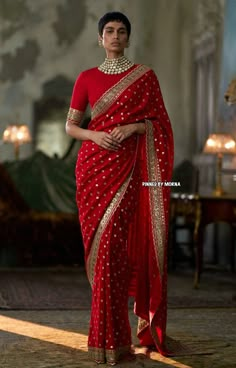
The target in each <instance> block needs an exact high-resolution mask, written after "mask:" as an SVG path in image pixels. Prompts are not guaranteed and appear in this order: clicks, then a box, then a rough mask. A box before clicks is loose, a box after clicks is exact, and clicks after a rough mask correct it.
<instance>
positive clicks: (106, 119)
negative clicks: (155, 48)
mask: <svg viewBox="0 0 236 368" xmlns="http://www.w3.org/2000/svg"><path fill="white" fill-rule="evenodd" d="M73 101H74V100H73ZM79 110H80V109H79V108H78V105H75V104H73V103H72V105H71V109H70V113H69V118H70V119H71V120H74V121H75V122H76V120H79V116H80V112H79ZM136 122H145V125H146V133H145V134H144V135H139V136H138V135H132V136H131V137H129V138H128V139H126V140H125V141H123V142H122V147H121V148H120V149H119V150H118V151H116V152H115V151H109V150H105V149H102V148H101V147H99V146H97V145H96V144H95V143H93V142H92V141H84V142H83V144H82V147H81V149H80V151H79V155H78V161H77V165H76V183H77V197H76V199H77V204H78V209H79V219H80V223H81V228H82V234H83V240H84V247H85V260H86V268H87V274H88V278H89V281H90V284H91V287H92V307H91V321H90V331H89V338H88V349H89V354H90V356H91V357H92V358H93V359H94V360H96V361H97V362H105V361H107V362H108V363H111V364H112V363H115V362H117V361H118V360H119V359H120V358H121V356H122V355H123V354H125V353H127V352H129V351H130V348H131V330H130V325H129V319H128V296H129V295H132V296H133V297H134V299H135V307H134V310H135V313H136V315H137V316H138V317H139V324H138V337H139V339H140V343H141V344H142V345H155V346H156V348H157V349H158V351H159V352H160V353H161V354H163V355H170V354H171V353H170V352H169V351H168V350H167V348H166V345H165V339H166V335H165V333H166V312H167V309H166V303H167V300H166V297H167V295H166V294H167V261H166V257H167V234H168V208H169V194H170V188H169V187H168V186H165V185H164V183H165V182H169V181H170V180H171V175H172V166H173V136H172V130H171V125H170V121H169V118H168V115H167V112H166V110H165V106H164V103H163V99H162V95H161V91H160V87H159V84H158V81H157V78H156V76H155V74H154V72H153V71H152V70H151V69H149V68H148V67H146V66H144V65H135V66H134V67H132V68H131V69H130V70H129V71H128V73H125V75H123V76H120V77H119V80H118V81H117V82H116V83H115V84H114V85H113V86H111V87H110V88H108V89H107V90H106V92H104V93H102V94H101V97H100V98H99V99H98V100H97V101H96V102H95V103H94V104H93V106H92V120H91V121H90V123H89V126H88V129H91V130H96V131H100V130H102V131H108V132H111V131H112V129H113V128H115V127H116V126H118V125H123V124H124V125H126V124H132V123H136Z"/></svg>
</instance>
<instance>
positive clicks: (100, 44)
mask: <svg viewBox="0 0 236 368" xmlns="http://www.w3.org/2000/svg"><path fill="white" fill-rule="evenodd" d="M98 46H99V47H102V39H101V38H99V40H98Z"/></svg>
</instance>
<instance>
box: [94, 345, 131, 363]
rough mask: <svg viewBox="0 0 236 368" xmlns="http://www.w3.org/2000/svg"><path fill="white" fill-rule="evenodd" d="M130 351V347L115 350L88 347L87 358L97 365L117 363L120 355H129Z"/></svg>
mask: <svg viewBox="0 0 236 368" xmlns="http://www.w3.org/2000/svg"><path fill="white" fill-rule="evenodd" d="M130 351H131V346H130V345H127V346H121V347H119V348H116V349H105V348H95V347H91V346H89V347H88V355H89V357H90V358H91V359H93V360H95V361H96V362H98V363H106V362H107V363H117V361H118V360H119V359H120V358H121V357H122V355H124V354H126V353H129V352H130Z"/></svg>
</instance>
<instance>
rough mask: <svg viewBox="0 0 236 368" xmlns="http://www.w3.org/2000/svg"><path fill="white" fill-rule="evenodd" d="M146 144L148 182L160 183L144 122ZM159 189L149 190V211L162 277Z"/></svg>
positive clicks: (150, 131) (149, 125) (149, 126)
mask: <svg viewBox="0 0 236 368" xmlns="http://www.w3.org/2000/svg"><path fill="white" fill-rule="evenodd" d="M145 123H146V143H147V166H148V181H150V182H161V173H160V167H159V163H158V160H157V157H156V152H155V146H154V135H153V126H152V122H151V121H148V120H146V122H145ZM162 190H163V189H162V188H161V187H157V186H156V187H155V186H154V187H151V188H150V202H151V203H150V210H151V221H152V234H153V241H154V248H155V254H156V259H157V263H158V266H159V270H160V274H161V275H163V270H164V247H165V240H166V237H165V229H166V226H165V212H164V204H163V196H162Z"/></svg>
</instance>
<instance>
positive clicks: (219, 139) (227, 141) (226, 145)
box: [203, 133, 236, 196]
mask: <svg viewBox="0 0 236 368" xmlns="http://www.w3.org/2000/svg"><path fill="white" fill-rule="evenodd" d="M203 152H204V153H208V154H214V155H216V157H217V161H216V186H215V190H214V191H213V194H214V195H215V196H221V195H223V194H224V191H223V188H222V181H221V179H222V178H221V170H222V158H223V155H225V154H231V155H233V154H236V142H235V140H234V138H233V137H232V136H231V135H230V134H225V133H214V134H210V135H209V137H208V139H207V141H206V143H205V146H204V148H203Z"/></svg>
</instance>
